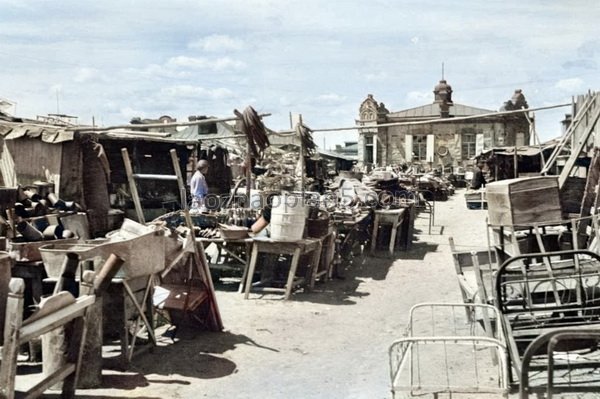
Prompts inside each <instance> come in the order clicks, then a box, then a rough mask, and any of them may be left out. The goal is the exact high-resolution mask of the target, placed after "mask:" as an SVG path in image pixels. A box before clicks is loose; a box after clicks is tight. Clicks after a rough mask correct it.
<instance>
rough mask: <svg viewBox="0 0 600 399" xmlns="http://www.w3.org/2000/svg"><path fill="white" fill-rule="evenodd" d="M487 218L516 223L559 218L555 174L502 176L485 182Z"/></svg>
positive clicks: (497, 223) (492, 222) (510, 224)
mask: <svg viewBox="0 0 600 399" xmlns="http://www.w3.org/2000/svg"><path fill="white" fill-rule="evenodd" d="M486 197H487V203H488V220H489V223H490V224H491V225H494V226H500V225H502V226H519V225H523V226H526V225H532V224H534V223H548V222H556V221H559V220H562V211H561V206H560V192H559V188H558V177H557V176H538V177H524V178H517V179H509V180H501V181H497V182H493V183H489V184H488V185H487V186H486Z"/></svg>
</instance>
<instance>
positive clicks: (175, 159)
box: [169, 148, 188, 209]
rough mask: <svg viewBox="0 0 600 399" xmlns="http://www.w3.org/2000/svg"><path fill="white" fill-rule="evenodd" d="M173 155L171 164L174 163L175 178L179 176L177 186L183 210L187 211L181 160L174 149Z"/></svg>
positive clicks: (171, 152)
mask: <svg viewBox="0 0 600 399" xmlns="http://www.w3.org/2000/svg"><path fill="white" fill-rule="evenodd" d="M169 153H170V154H171V162H173V169H175V176H177V186H178V187H179V196H180V198H181V209H187V206H188V204H187V195H186V191H185V185H184V184H183V175H182V173H181V168H180V167H179V158H178V157H177V151H176V150H175V149H174V148H173V149H171V151H169Z"/></svg>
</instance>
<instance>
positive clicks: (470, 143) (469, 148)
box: [462, 133, 477, 159]
mask: <svg viewBox="0 0 600 399" xmlns="http://www.w3.org/2000/svg"><path fill="white" fill-rule="evenodd" d="M476 148H477V135H476V134H474V133H463V135H462V159H471V158H473V157H474V156H475V155H477V154H476Z"/></svg>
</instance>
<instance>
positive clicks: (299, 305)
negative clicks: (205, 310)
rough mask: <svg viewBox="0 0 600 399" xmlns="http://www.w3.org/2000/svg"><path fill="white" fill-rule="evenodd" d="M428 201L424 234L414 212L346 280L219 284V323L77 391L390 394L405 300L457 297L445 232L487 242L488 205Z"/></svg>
mask: <svg viewBox="0 0 600 399" xmlns="http://www.w3.org/2000/svg"><path fill="white" fill-rule="evenodd" d="M435 207H436V209H435V225H434V227H433V229H432V234H431V235H429V234H427V233H428V231H427V215H425V214H422V215H421V216H420V217H419V218H418V220H417V221H416V236H415V241H414V243H413V246H412V249H411V250H409V251H397V252H396V254H395V256H394V257H393V258H391V257H387V256H386V255H385V254H384V253H381V254H378V255H377V256H375V257H373V256H363V257H359V258H358V259H356V260H355V263H354V264H353V265H352V266H351V267H350V268H349V269H348V270H347V271H346V278H345V279H344V280H338V279H336V280H331V281H327V282H325V283H317V285H316V287H315V290H314V291H313V292H309V293H304V292H297V293H295V294H294V295H293V298H292V300H291V301H283V300H282V299H281V297H280V296H278V295H264V296H263V295H259V294H252V295H251V297H250V299H249V300H244V299H243V296H242V295H240V294H238V293H237V292H234V291H233V290H223V289H219V290H218V292H217V299H218V304H219V307H220V310H221V315H222V318H223V323H224V325H225V331H224V332H222V333H207V332H194V333H192V332H189V331H187V332H182V333H181V334H178V339H179V340H178V342H177V343H175V344H172V343H171V344H168V345H164V346H162V345H161V346H159V347H157V348H156V349H155V350H154V351H153V352H152V353H146V354H143V355H140V356H139V357H137V358H135V359H134V361H133V364H132V366H131V367H130V369H129V370H128V371H127V372H118V371H113V370H105V372H104V375H103V386H102V388H101V389H94V390H79V391H78V397H83V398H100V397H107V398H109V397H110V398H202V397H205V398H330V399H336V398H339V399H350V398H390V397H391V393H390V388H389V386H390V382H389V366H388V352H387V351H388V347H389V345H390V344H391V342H392V341H394V340H395V339H396V338H399V337H400V336H401V335H402V332H403V331H404V328H405V325H406V322H407V316H408V310H409V308H410V307H411V306H412V305H414V304H416V303H419V302H426V301H439V302H460V301H461V297H460V292H459V288H458V284H457V280H456V276H455V272H454V266H453V263H452V259H451V256H450V249H449V245H448V237H449V236H452V237H454V239H455V242H456V244H457V246H458V247H459V248H461V249H464V250H466V249H470V248H473V249H475V248H481V247H486V245H487V241H486V228H485V216H486V211H481V210H468V209H467V208H466V205H465V201H464V197H463V192H462V191H460V190H459V191H458V192H457V193H456V194H455V195H454V196H453V197H451V198H450V199H449V200H448V201H446V202H437V203H436V204H435ZM161 341H162V342H163V343H169V342H170V341H169V339H167V338H164V337H163V338H161Z"/></svg>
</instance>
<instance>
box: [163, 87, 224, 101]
mask: <svg viewBox="0 0 600 399" xmlns="http://www.w3.org/2000/svg"><path fill="white" fill-rule="evenodd" d="M160 94H161V95H164V96H168V97H172V98H210V99H213V100H222V99H225V98H232V97H234V93H233V92H232V91H231V90H229V89H227V88H224V87H220V88H216V89H206V88H204V87H199V86H192V85H176V86H171V87H165V88H163V89H161V91H160Z"/></svg>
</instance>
